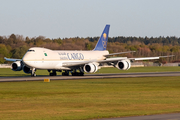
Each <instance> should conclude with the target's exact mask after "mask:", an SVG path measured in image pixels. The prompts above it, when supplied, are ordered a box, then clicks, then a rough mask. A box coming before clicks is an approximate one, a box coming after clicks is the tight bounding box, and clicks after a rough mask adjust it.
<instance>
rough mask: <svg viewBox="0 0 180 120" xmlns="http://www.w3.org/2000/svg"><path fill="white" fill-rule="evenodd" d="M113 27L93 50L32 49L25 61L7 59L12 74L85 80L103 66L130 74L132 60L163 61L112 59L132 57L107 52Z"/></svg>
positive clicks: (107, 27) (105, 30) (104, 33)
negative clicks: (46, 74)
mask: <svg viewBox="0 0 180 120" xmlns="http://www.w3.org/2000/svg"><path fill="white" fill-rule="evenodd" d="M109 28H110V25H106V26H105V28H104V31H103V32H102V35H101V37H100V38H99V40H98V42H97V44H96V46H95V48H94V49H93V50H90V51H87V50H81V51H78V50H50V49H46V48H41V47H32V48H30V49H29V50H28V51H27V52H26V54H25V55H24V57H23V58H22V59H12V58H6V57H5V60H6V61H13V63H12V70H14V71H20V70H23V71H24V72H25V73H31V76H36V74H35V71H36V70H37V69H43V70H44V69H46V70H48V71H49V73H50V74H49V75H50V76H55V75H56V72H62V75H64V76H68V75H69V73H70V72H71V74H72V75H73V76H75V75H76V76H79V75H80V76H83V75H84V72H86V73H95V72H96V71H97V70H98V69H100V68H101V65H102V63H107V64H108V65H112V66H114V67H116V68H118V69H119V70H128V69H129V68H130V67H131V60H151V59H159V58H161V57H170V56H158V57H143V58H127V57H116V58H109V56H112V55H117V54H124V53H130V52H134V51H129V52H120V53H112V54H109V52H108V51H107V50H106V47H107V41H108V34H109Z"/></svg>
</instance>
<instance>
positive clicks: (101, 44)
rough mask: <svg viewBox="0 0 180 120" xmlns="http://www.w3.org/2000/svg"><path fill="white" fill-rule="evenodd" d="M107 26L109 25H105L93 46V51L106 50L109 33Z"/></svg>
mask: <svg viewBox="0 0 180 120" xmlns="http://www.w3.org/2000/svg"><path fill="white" fill-rule="evenodd" d="M109 28H110V25H106V26H105V28H104V31H103V32H102V34H101V37H100V38H99V40H98V42H97V44H96V47H95V48H94V51H96V50H97V51H103V50H106V47H107V42H108V35H109Z"/></svg>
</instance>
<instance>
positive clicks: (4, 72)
mask: <svg viewBox="0 0 180 120" xmlns="http://www.w3.org/2000/svg"><path fill="white" fill-rule="evenodd" d="M169 71H172V72H174V71H180V67H137V68H130V69H129V70H119V69H117V68H101V69H100V70H98V71H97V72H96V74H100V73H130V72H169ZM36 74H37V75H39V76H41V75H49V73H48V71H47V70H37V71H36ZM57 75H61V73H60V72H57ZM5 76H30V74H26V73H24V72H23V71H12V70H11V69H10V68H0V77H5Z"/></svg>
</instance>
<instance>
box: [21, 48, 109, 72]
mask: <svg viewBox="0 0 180 120" xmlns="http://www.w3.org/2000/svg"><path fill="white" fill-rule="evenodd" d="M107 54H109V52H108V51H107V50H105V51H78V50H76V51H72V50H50V49H46V48H40V47H33V48H30V49H29V50H28V51H27V53H26V54H25V55H24V57H23V63H24V64H25V65H26V66H28V67H31V68H36V69H55V70H68V69H69V68H68V67H63V64H64V63H67V62H68V63H70V62H85V61H91V60H92V61H93V60H104V59H105V58H106V57H104V56H103V55H107Z"/></svg>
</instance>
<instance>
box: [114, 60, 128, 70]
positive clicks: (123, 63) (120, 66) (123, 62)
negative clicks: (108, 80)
mask: <svg viewBox="0 0 180 120" xmlns="http://www.w3.org/2000/svg"><path fill="white" fill-rule="evenodd" d="M116 67H117V68H118V69H120V70H128V69H129V68H130V67H131V62H130V60H128V59H127V60H121V61H118V62H117V64H116Z"/></svg>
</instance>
